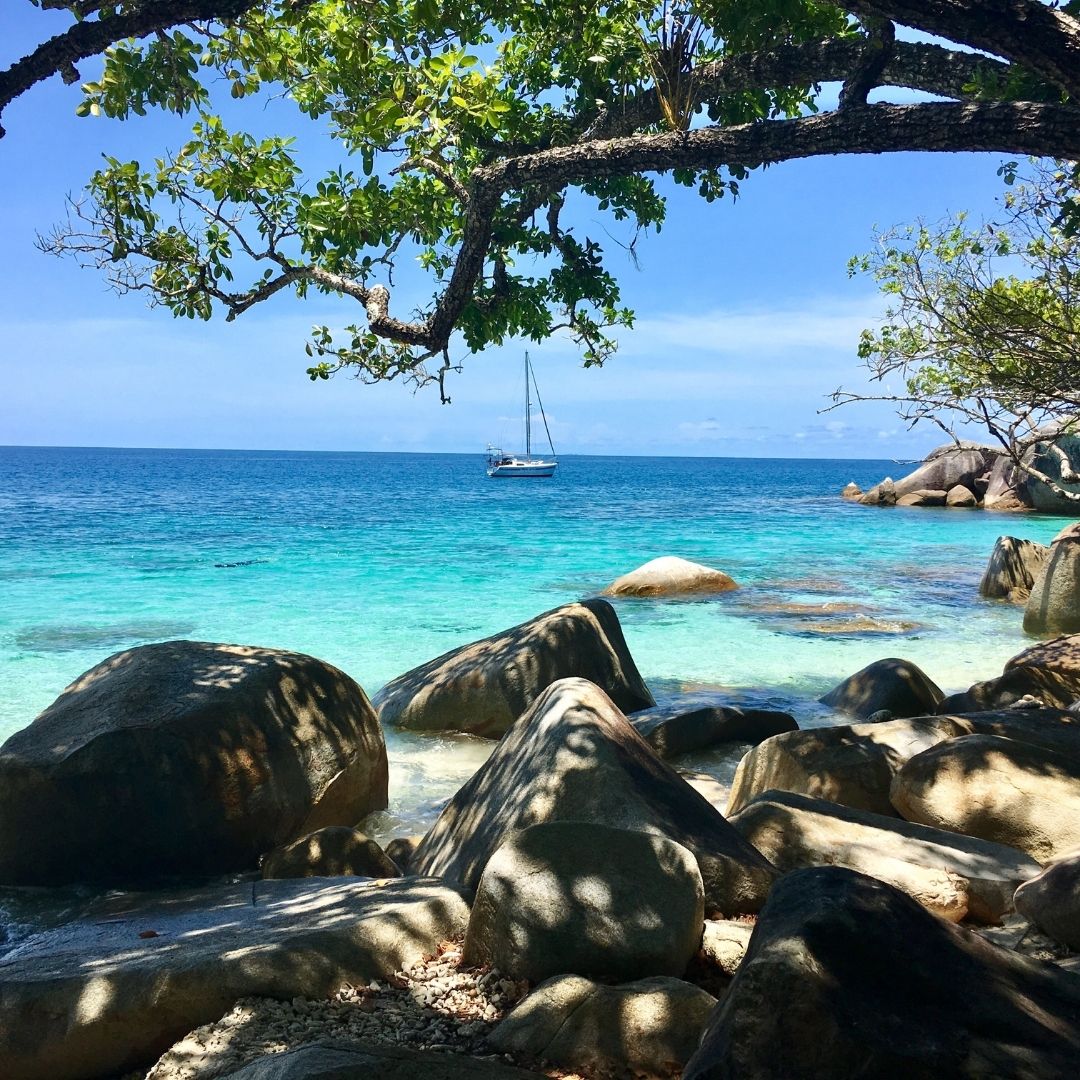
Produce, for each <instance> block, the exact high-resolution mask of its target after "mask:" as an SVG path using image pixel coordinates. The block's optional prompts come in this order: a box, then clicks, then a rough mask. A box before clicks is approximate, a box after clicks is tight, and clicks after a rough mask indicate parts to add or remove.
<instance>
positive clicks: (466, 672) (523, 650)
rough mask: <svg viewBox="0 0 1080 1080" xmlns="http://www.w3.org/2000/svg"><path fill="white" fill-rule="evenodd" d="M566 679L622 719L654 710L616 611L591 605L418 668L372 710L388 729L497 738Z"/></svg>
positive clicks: (559, 611) (600, 603)
mask: <svg viewBox="0 0 1080 1080" xmlns="http://www.w3.org/2000/svg"><path fill="white" fill-rule="evenodd" d="M568 677H578V678H583V679H588V680H589V681H590V682H593V683H595V684H596V685H597V686H599V687H601V688H602V689H603V690H604V692H605V693H606V694H607V695H608V696H609V697H610V698H611V699H612V701H614V702H615V704H616V705H617V706H618V707H619V708H620V709H622V710H623V711H625V712H633V711H635V710H637V709H647V708H649V707H650V706H652V705H655V704H656V702H655V701H654V700H653V696H652V694H651V693H650V692H649V688H648V687H647V686H646V685H645V683H644V682H643V681H642V678H641V675H640V673H639V672H638V669H637V665H636V664H635V663H634V658H633V657H632V656H631V655H630V650H629V649H628V648H627V645H626V639H625V638H624V637H623V632H622V627H621V626H620V625H619V618H618V616H617V615H616V614H615V609H614V608H613V607H612V606H611V605H610V604H609V603H608V602H607V601H606V600H600V599H593V600H583V601H582V602H581V603H579V604H566V605H564V606H563V607H559V608H555V609H554V610H552V611H548V612H545V613H544V614H543V615H538V616H537V617H536V618H535V619H530V620H529V621H528V622H525V623H522V624H521V625H520V626H514V627H511V629H509V630H504V631H503V632H502V633H499V634H493V635H492V636H491V637H487V638H484V639H483V640H481V641H475V642H473V643H472V644H471V645H464V646H462V647H461V648H460V649H453V650H451V651H450V652H448V653H444V654H443V655H442V656H439V657H436V659H434V660H430V661H428V663H426V664H421V665H420V667H417V668H413V669H412V670H411V671H407V672H405V674H404V675H399V676H398V677H397V678H396V679H393V680H392V681H391V682H389V683H387V685H386V686H384V687H383V688H382V690H380V691H379V692H378V694H376V695H375V699H374V705H375V708H376V710H377V711H378V714H379V719H380V720H381V721H382V722H383V723H384V724H387V725H389V726H390V727H398V728H406V729H408V730H411V731H462V732H468V733H470V734H473V735H482V736H484V737H486V738H498V737H499V736H500V735H502V734H503V732H504V731H506V729H507V728H509V727H510V725H511V724H512V723H513V722H514V721H515V720H516V719H517V718H518V717H519V716H521V714H522V713H524V712H525V711H526V710H527V709H528V708H529V707H530V706H531V705H532V703H533V702H534V701H535V700H536V699H537V697H538V696H539V695H540V694H541V693H543V691H544V690H545V689H546V688H547V687H548V686H550V685H551V684H552V683H553V682H556V681H557V680H559V679H562V678H568Z"/></svg>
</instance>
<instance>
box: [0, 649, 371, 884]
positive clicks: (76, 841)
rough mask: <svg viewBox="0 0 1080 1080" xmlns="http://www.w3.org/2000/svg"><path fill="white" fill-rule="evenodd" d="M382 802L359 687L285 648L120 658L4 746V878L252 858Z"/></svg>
mask: <svg viewBox="0 0 1080 1080" xmlns="http://www.w3.org/2000/svg"><path fill="white" fill-rule="evenodd" d="M386 803H387V765H386V748H385V746H384V744H383V737H382V731H381V729H380V728H379V722H378V719H377V718H376V716H375V713H374V712H373V711H372V708H371V705H370V704H369V702H368V699H367V697H366V696H365V695H364V692H363V690H361V689H360V687H359V686H357V684H356V683H355V682H353V680H352V679H350V678H349V677H348V676H347V675H345V674H344V673H343V672H341V671H339V670H338V669H337V668H335V667H331V666H330V665H329V664H326V663H324V662H323V661H321V660H316V659H315V658H314V657H311V656H303V655H301V654H300V653H293V652H284V651H282V650H279V649H259V648H254V647H250V646H245V645H215V644H210V643H207V642H200V641H169V642H164V643H162V644H160V645H144V646H142V647H141V648H137V649H130V650H129V651H127V652H122V653H117V654H116V655H115V656H111V657H109V659H108V660H105V661H103V662H102V663H100V664H98V665H97V667H94V668H91V669H90V670H89V671H88V672H87V673H86V674H85V675H82V676H80V677H79V678H78V679H76V680H75V682H73V683H72V684H71V685H70V686H69V687H68V688H67V689H66V690H65V691H64V692H63V693H62V694H61V695H60V697H59V698H57V700H56V701H55V702H54V703H53V704H52V705H50V706H49V708H47V709H46V710H45V711H44V712H43V713H42V714H41V715H40V716H39V717H38V718H37V719H36V720H35V721H34V722H33V723H32V724H30V725H29V727H26V728H23V730H22V731H18V732H16V733H15V734H14V735H12V736H11V738H9V739H8V740H7V742H6V743H4V745H3V746H2V747H0V883H4V884H16V885H57V884H61V883H64V882H80V881H96V882H108V883H130V882H142V881H147V880H149V879H152V878H154V877H156V876H160V875H168V874H181V875H189V876H190V875H196V874H208V873H220V872H226V871H233V870H241V869H247V868H253V867H254V866H255V864H256V862H257V860H258V857H259V856H260V855H261V854H262V853H263V852H265V851H267V850H268V849H270V848H272V847H274V846H276V845H277V844H280V843H282V842H284V841H287V840H291V839H293V838H294V837H297V836H301V835H303V834H304V833H308V832H311V831H312V830H314V829H318V828H321V827H323V826H324V825H352V824H354V823H355V822H356V821H359V820H360V819H361V818H362V817H364V816H365V815H366V814H368V813H370V812H371V811H372V810H378V809H381V808H383V807H385V806H386Z"/></svg>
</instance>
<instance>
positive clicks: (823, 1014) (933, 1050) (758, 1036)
mask: <svg viewBox="0 0 1080 1080" xmlns="http://www.w3.org/2000/svg"><path fill="white" fill-rule="evenodd" d="M1077 1016H1080V979H1078V978H1077V977H1076V976H1075V975H1072V974H1070V973H1068V972H1065V971H1062V970H1060V969H1058V968H1056V967H1055V966H1054V965H1052V964H1047V963H1044V962H1042V961H1038V960H1031V959H1028V958H1026V957H1021V956H1018V955H1016V954H1015V953H1011V952H1008V951H1006V950H1005V949H1001V948H999V947H997V946H995V945H991V944H989V943H988V942H985V941H983V940H982V939H981V938H979V937H978V935H976V934H974V933H972V932H970V931H968V930H965V929H963V928H961V927H958V926H954V925H952V924H950V923H947V922H945V921H944V920H942V919H937V918H935V917H934V916H933V915H930V914H929V913H928V912H927V911H926V910H925V909H924V908H922V907H921V906H920V905H919V904H917V903H915V901H914V900H912V899H911V898H910V897H909V896H907V895H905V894H904V893H903V892H901V891H900V890H898V889H894V888H892V887H891V886H889V885H886V884H884V883H883V882H880V881H875V880H874V879H873V878H869V877H865V876H864V875H862V874H857V873H855V872H853V871H851V870H847V869H844V868H841V867H835V866H831V867H819V868H815V869H812V870H797V871H795V872H794V873H791V874H787V875H785V876H784V877H783V878H781V879H780V880H779V881H778V882H777V884H776V886H775V887H774V889H773V892H772V895H771V896H770V897H769V901H768V903H767V904H766V905H765V908H764V910H763V911H762V912H761V915H760V917H759V918H758V922H757V926H756V927H755V930H754V936H753V938H752V939H751V941H750V947H749V949H748V950H747V953H746V959H745V960H744V961H743V964H742V966H741V967H740V968H739V972H738V974H737V975H736V976H735V979H734V980H733V981H732V984H731V987H730V989H729V990H728V992H727V994H726V995H725V996H724V998H723V1000H722V1001H721V1002H720V1004H719V1005H718V1006H717V1007H716V1009H715V1010H714V1012H713V1015H712V1017H711V1018H710V1021H709V1024H708V1027H707V1028H706V1030H705V1033H704V1035H703V1036H702V1040H701V1046H700V1048H699V1049H698V1051H697V1053H696V1054H695V1055H694V1056H693V1058H691V1060H690V1061H689V1063H688V1064H687V1066H686V1069H685V1071H684V1072H683V1078H684V1080H721V1078H725V1080H727V1078H736V1077H737V1078H738V1080H817V1078H823V1077H828V1078H829V1080H857V1078H859V1080H861V1078H865V1077H882V1078H884V1077H896V1078H900V1077H905V1078H907V1077H914V1078H918V1080H931V1078H934V1080H937V1078H944V1077H964V1078H972V1080H974V1078H976V1077H978V1078H990V1077H1014V1078H1020V1077H1024V1078H1026V1080H1051V1078H1055V1080H1066V1078H1068V1077H1072V1076H1075V1075H1077V1071H1078V1070H1080V1025H1078V1024H1077V1022H1076V1018H1077Z"/></svg>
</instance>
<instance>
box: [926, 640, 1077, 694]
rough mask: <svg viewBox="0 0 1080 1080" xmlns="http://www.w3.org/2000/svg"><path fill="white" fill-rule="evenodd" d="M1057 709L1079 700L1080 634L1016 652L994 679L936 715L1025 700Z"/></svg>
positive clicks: (972, 690)
mask: <svg viewBox="0 0 1080 1080" xmlns="http://www.w3.org/2000/svg"><path fill="white" fill-rule="evenodd" d="M1029 696H1030V697H1032V698H1035V699H1037V700H1038V701H1041V702H1042V703H1043V704H1044V705H1047V706H1050V707H1052V708H1057V709H1067V708H1068V707H1069V706H1070V705H1071V704H1072V703H1073V702H1074V701H1076V700H1077V698H1080V635H1072V636H1070V637H1060V638H1055V639H1054V640H1053V641H1044V642H1041V643H1039V644H1038V645H1032V646H1031V647H1030V648H1027V649H1024V651H1023V652H1020V653H1017V654H1016V656H1014V657H1013V658H1012V659H1011V660H1009V662H1008V663H1007V664H1006V665H1005V670H1004V672H1003V673H1002V674H1001V675H1000V676H999V677H998V678H996V679H989V680H987V681H986V682H981V683H975V685H974V686H970V687H968V689H967V690H966V691H964V693H962V694H952V695H950V696H949V697H947V698H944V699H942V701H941V702H940V703H939V704H938V707H937V711H938V712H939V713H944V712H950V713H954V712H955V713H970V712H984V711H987V710H991V709H1004V708H1008V707H1009V706H1010V705H1013V704H1014V703H1015V702H1018V701H1020V700H1021V699H1023V698H1026V697H1029Z"/></svg>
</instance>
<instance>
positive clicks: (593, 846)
mask: <svg viewBox="0 0 1080 1080" xmlns="http://www.w3.org/2000/svg"><path fill="white" fill-rule="evenodd" d="M704 918H705V909H704V894H703V891H702V885H701V872H700V871H699V870H698V868H697V862H696V860H695V859H694V856H693V855H692V854H691V853H690V852H689V851H688V850H687V849H686V848H684V847H683V846H682V844H677V843H676V842H675V841H674V840H669V839H668V838H667V837H666V836H651V835H649V834H648V833H640V832H630V831H629V830H627V829H613V828H611V827H610V826H608V825H595V824H592V823H591V822H585V821H551V822H546V823H545V824H542V825H533V826H531V827H530V828H528V829H525V830H524V831H522V832H520V833H517V834H516V835H515V836H512V837H511V838H510V839H508V840H507V841H506V842H505V843H504V844H503V845H502V846H501V847H500V848H499V849H498V850H497V851H496V852H495V854H494V855H492V856H491V858H490V859H489V860H488V864H487V866H486V867H485V868H484V872H483V874H482V875H481V877H480V884H479V886H478V887H477V890H476V900H475V902H474V903H473V909H472V915H471V916H470V918H469V929H468V931H467V933H466V935H465V949H464V952H463V954H462V958H463V960H464V962H465V963H466V964H467V965H469V966H470V967H481V966H484V965H490V966H491V967H494V968H496V969H498V970H499V971H501V972H503V973H504V974H506V975H509V976H511V977H512V978H516V979H528V980H529V982H540V981H541V980H542V979H547V978H550V977H551V976H552V975H564V974H572V975H590V976H596V977H599V978H614V979H640V978H645V977H647V976H650V975H682V974H683V972H684V971H685V970H686V966H687V964H689V962H690V959H691V957H692V956H693V955H694V953H696V952H697V949H698V945H699V944H700V943H701V927H702V923H703V921H704Z"/></svg>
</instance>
